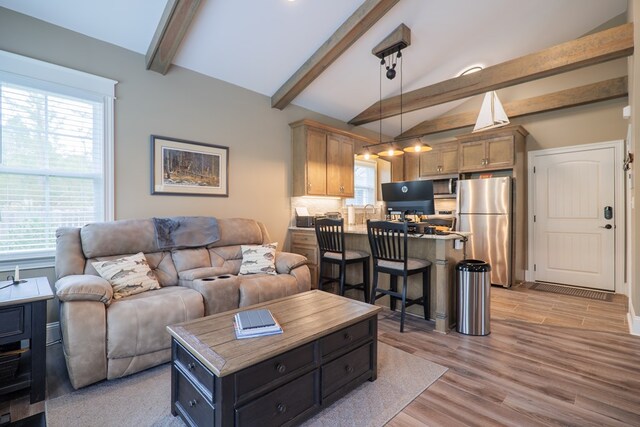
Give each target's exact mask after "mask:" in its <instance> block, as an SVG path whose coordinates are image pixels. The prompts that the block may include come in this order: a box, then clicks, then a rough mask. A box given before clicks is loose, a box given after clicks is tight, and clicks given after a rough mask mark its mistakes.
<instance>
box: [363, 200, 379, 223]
mask: <svg viewBox="0 0 640 427" xmlns="http://www.w3.org/2000/svg"><path fill="white" fill-rule="evenodd" d="M368 206H371V207H372V208H373V214H374V215H375V213H376V207H375V206H373V205H372V204H371V203H367V204H366V205H364V208H363V209H362V210H363V211H364V215H363V216H362V223H363V224H366V223H367V207H368Z"/></svg>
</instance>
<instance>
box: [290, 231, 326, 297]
mask: <svg viewBox="0 0 640 427" xmlns="http://www.w3.org/2000/svg"><path fill="white" fill-rule="evenodd" d="M289 251H290V252H293V253H294V254H300V255H303V256H305V257H307V259H308V260H309V264H307V267H309V271H310V273H311V288H312V289H317V288H318V265H319V262H320V253H319V249H318V241H317V240H316V232H315V229H313V228H310V229H309V230H291V247H290V249H289Z"/></svg>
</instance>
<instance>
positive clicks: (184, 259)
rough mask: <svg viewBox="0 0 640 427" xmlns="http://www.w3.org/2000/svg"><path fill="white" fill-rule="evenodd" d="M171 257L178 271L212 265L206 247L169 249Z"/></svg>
mask: <svg viewBox="0 0 640 427" xmlns="http://www.w3.org/2000/svg"><path fill="white" fill-rule="evenodd" d="M171 258H173V263H174V265H175V266H176V270H178V271H185V270H193V269H194V268H202V267H211V266H212V264H211V258H210V257H209V251H207V249H206V248H196V249H175V250H173V251H171Z"/></svg>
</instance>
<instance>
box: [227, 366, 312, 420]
mask: <svg viewBox="0 0 640 427" xmlns="http://www.w3.org/2000/svg"><path fill="white" fill-rule="evenodd" d="M318 387H319V384H318V371H317V370H315V371H312V372H309V373H308V374H306V375H303V376H302V377H300V378H298V379H295V380H293V381H291V382H290V383H287V384H285V385H283V386H282V387H280V388H277V389H275V390H273V391H272V392H270V393H268V394H266V395H264V396H263V397H261V398H259V399H256V400H254V401H252V402H251V403H248V404H246V405H244V406H242V407H240V408H239V409H237V410H236V425H240V426H260V427H263V426H280V425H282V424H285V423H287V422H289V421H291V420H293V419H294V418H295V417H297V416H298V415H300V414H302V413H303V412H306V411H309V410H313V409H316V408H318V407H319V406H320V396H319V394H318V392H317V390H318Z"/></svg>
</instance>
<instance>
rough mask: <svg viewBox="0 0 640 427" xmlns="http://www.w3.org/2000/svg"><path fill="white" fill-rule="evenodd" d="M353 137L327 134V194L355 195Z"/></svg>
mask: <svg viewBox="0 0 640 427" xmlns="http://www.w3.org/2000/svg"><path fill="white" fill-rule="evenodd" d="M353 162H354V142H353V139H350V138H347V137H345V136H342V135H335V134H331V133H330V134H328V135H327V196H339V197H353V187H354V186H353V170H354V168H353V166H354V165H353Z"/></svg>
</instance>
